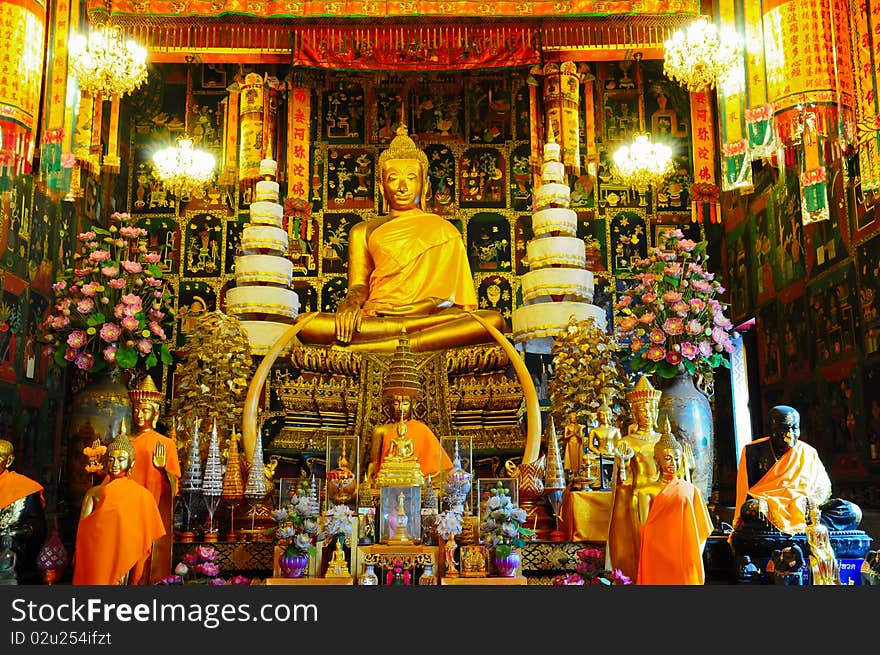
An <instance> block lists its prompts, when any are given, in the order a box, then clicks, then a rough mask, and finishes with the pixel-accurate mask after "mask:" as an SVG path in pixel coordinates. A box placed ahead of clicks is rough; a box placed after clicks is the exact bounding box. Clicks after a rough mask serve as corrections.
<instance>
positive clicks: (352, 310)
mask: <svg viewBox="0 0 880 655" xmlns="http://www.w3.org/2000/svg"><path fill="white" fill-rule="evenodd" d="M362 320H363V312H362V311H361V306H360V305H359V304H358V303H357V302H356V301H352V300H344V301H342V302H341V303H339V306H338V307H337V308H336V339H337V341H340V342H342V343H349V342H350V341H351V338H352V337H353V336H354V334H355V333H356V332H359V331H360V329H361V321H362Z"/></svg>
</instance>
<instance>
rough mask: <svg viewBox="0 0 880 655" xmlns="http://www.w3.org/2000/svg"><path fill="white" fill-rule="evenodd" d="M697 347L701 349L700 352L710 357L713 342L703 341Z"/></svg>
mask: <svg viewBox="0 0 880 655" xmlns="http://www.w3.org/2000/svg"><path fill="white" fill-rule="evenodd" d="M697 347H698V348H699V349H700V354H701V355H702V356H703V357H708V356H709V355H711V354H712V344H711V343H709V342H708V341H701V342H700V344H699V345H698V346H697Z"/></svg>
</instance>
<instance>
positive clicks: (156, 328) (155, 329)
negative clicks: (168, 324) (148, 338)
mask: <svg viewBox="0 0 880 655" xmlns="http://www.w3.org/2000/svg"><path fill="white" fill-rule="evenodd" d="M150 332H152V333H153V334H155V335H156V336H157V337H159V338H160V339H163V340H164V339H165V330H163V329H162V326H161V325H159V324H158V323H157V322H156V321H151V322H150Z"/></svg>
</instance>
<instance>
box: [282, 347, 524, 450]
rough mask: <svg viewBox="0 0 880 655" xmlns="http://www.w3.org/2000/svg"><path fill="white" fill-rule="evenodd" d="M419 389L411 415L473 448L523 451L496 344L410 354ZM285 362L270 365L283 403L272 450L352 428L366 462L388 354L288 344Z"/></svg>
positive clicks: (310, 443) (379, 413) (505, 364)
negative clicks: (468, 442) (421, 390)
mask: <svg viewBox="0 0 880 655" xmlns="http://www.w3.org/2000/svg"><path fill="white" fill-rule="evenodd" d="M414 357H415V364H416V368H417V370H418V373H419V377H420V380H421V383H422V386H423V388H424V390H425V393H424V395H423V397H422V399H421V400H420V401H419V402H418V403H416V404H415V405H414V407H413V415H412V417H413V418H416V419H418V420H420V421H422V422H424V423H425V424H427V425H428V426H430V427H431V429H432V431H433V432H434V433H435V434H438V435H444V436H446V435H451V436H454V435H462V436H463V437H466V438H469V439H472V444H473V445H472V448H473V451H474V453H479V452H480V451H483V452H485V451H498V450H505V451H507V450H522V448H523V447H524V445H525V437H524V436H523V433H522V429H521V427H520V414H521V411H522V406H523V393H522V389H521V387H520V385H519V383H518V382H517V380H516V379H515V377H514V376H513V373H512V367H511V365H510V360H509V358H508V356H507V354H506V353H505V352H504V350H503V349H502V348H501V347H500V346H497V345H484V346H471V347H466V348H458V349H454V350H446V351H440V352H432V353H416V354H415V355H414ZM289 362H290V365H289V367H287V368H282V367H278V368H275V369H274V370H273V372H272V377H271V380H270V383H269V387H270V394H271V396H272V397H273V398H277V400H278V403H279V404H280V406H281V407H282V408H283V417H284V425H283V427H282V429H281V431H280V432H279V434H278V435H276V436H275V438H274V439H273V440H272V442H271V444H270V445H269V448H270V449H272V450H273V451H303V450H322V449H323V448H324V445H325V439H326V437H327V436H328V435H333V434H357V435H359V436H360V443H361V450H362V453H361V455H362V456H361V460H360V461H361V462H367V461H368V457H367V455H368V454H369V448H370V442H371V437H372V430H373V428H374V427H375V426H376V425H382V424H386V423H389V422H390V421H391V417H390V415H389V414H388V408H387V406H386V403H384V402H383V399H382V388H383V382H384V377H385V374H386V372H387V370H388V366H389V364H390V355H381V354H371V353H357V352H352V351H348V350H344V349H338V348H332V347H325V346H310V345H309V346H304V345H299V346H296V347H294V348H292V349H291V354H290V360H289Z"/></svg>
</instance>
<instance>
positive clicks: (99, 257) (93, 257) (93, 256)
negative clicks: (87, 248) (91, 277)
mask: <svg viewBox="0 0 880 655" xmlns="http://www.w3.org/2000/svg"><path fill="white" fill-rule="evenodd" d="M108 259H110V252H109V251H107V250H93V251H92V252H91V253H90V254H89V261H93V262H95V263H96V264H97V263H100V262H106V261H107V260H108Z"/></svg>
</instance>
